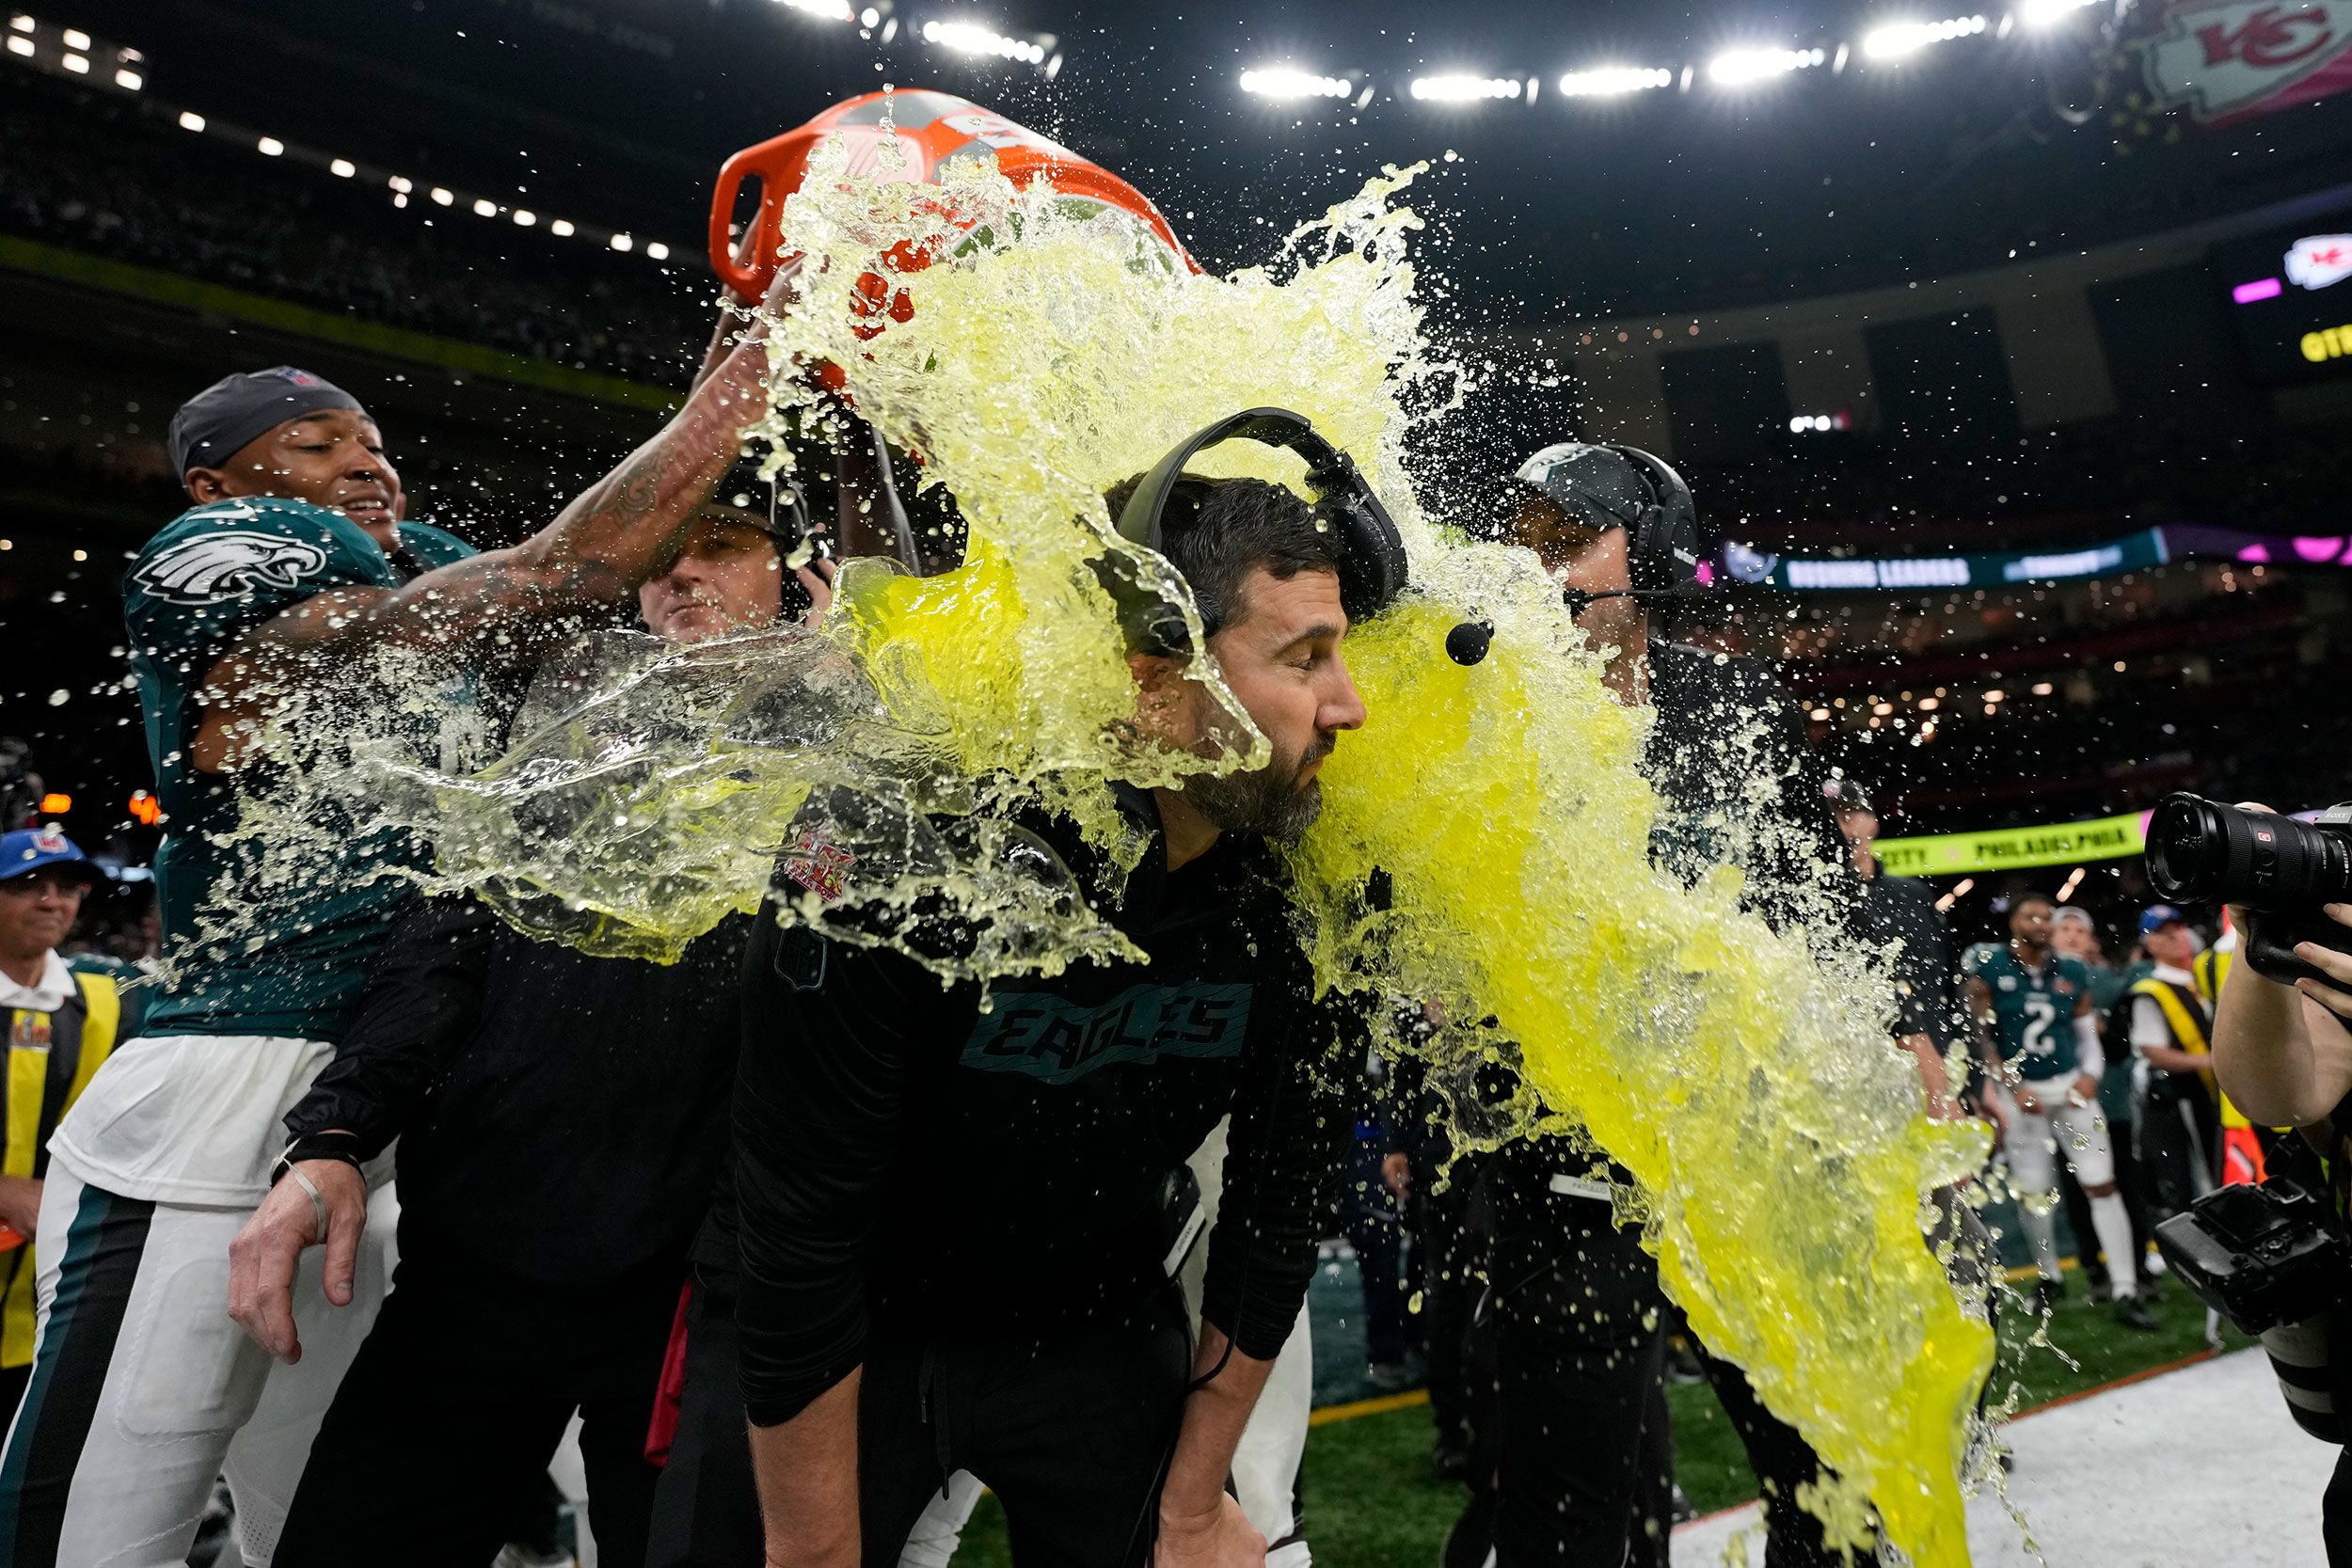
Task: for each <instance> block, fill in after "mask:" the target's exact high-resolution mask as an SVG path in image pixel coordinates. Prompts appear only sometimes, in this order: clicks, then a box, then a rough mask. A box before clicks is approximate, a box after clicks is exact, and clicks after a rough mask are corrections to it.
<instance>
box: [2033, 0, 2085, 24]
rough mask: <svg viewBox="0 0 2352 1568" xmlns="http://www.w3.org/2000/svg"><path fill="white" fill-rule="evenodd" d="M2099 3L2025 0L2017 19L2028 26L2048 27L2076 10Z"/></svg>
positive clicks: (2078, 0)
mask: <svg viewBox="0 0 2352 1568" xmlns="http://www.w3.org/2000/svg"><path fill="white" fill-rule="evenodd" d="M2097 4H2098V0H2025V4H2024V5H2022V6H2019V7H2018V8H2017V11H2016V16H2017V20H2018V21H2020V22H2022V23H2024V24H2026V26H2028V27H2046V26H2048V25H2049V24H2051V23H2053V22H2063V21H2065V20H2066V19H2067V18H2068V17H2070V16H2073V15H2074V13H2075V12H2076V11H2079V10H2082V9H2083V8H2086V7H2089V6H2094V5H2097Z"/></svg>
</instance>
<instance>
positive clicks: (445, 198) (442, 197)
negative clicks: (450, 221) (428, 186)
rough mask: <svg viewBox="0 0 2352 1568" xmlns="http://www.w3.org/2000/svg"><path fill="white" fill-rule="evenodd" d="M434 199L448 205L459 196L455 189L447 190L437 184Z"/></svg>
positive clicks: (434, 189) (434, 188)
mask: <svg viewBox="0 0 2352 1568" xmlns="http://www.w3.org/2000/svg"><path fill="white" fill-rule="evenodd" d="M433 199H434V200H435V201H437V202H438V203H440V205H442V206H444V207H446V206H449V205H450V204H451V203H452V202H453V201H455V200H456V199H457V196H456V193H455V192H453V191H445V190H443V189H442V188H441V187H440V186H438V185H436V186H434V187H433Z"/></svg>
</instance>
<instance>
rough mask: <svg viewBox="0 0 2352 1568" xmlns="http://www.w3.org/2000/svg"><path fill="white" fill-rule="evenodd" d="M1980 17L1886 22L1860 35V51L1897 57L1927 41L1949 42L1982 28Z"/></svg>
mask: <svg viewBox="0 0 2352 1568" xmlns="http://www.w3.org/2000/svg"><path fill="white" fill-rule="evenodd" d="M1984 26H1985V23H1984V18H1982V17H1980V16H1955V17H1952V18H1949V19H1948V20H1946V21H1943V22H1890V23H1888V24H1886V25H1885V26H1883V27H1875V28H1872V29H1871V30H1870V31H1869V32H1867V33H1865V34H1864V35H1863V37H1862V52H1863V53H1864V54H1865V55H1868V56H1869V57H1870V58H1872V59H1874V60H1899V59H1902V58H1903V57H1905V56H1906V55H1916V54H1917V53H1918V52H1919V51H1920V50H1922V49H1925V48H1926V47H1927V46H1928V45H1930V44H1931V43H1949V42H1950V41H1951V40H1954V39H1964V38H1972V37H1974V36H1975V35H1977V34H1979V33H1981V32H1983V31H1984Z"/></svg>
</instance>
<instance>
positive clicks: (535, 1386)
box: [229, 467, 831, 1568]
mask: <svg viewBox="0 0 2352 1568" xmlns="http://www.w3.org/2000/svg"><path fill="white" fill-rule="evenodd" d="M767 489H768V487H767V485H766V484H765V483H764V482H759V481H757V480H755V478H753V477H751V476H748V475H747V474H746V473H745V472H744V469H743V467H739V468H738V469H737V471H736V472H735V473H733V474H731V475H729V476H728V479H727V481H726V482H724V483H722V484H721V486H720V489H719V492H718V494H717V495H716V496H714V498H713V500H712V504H711V505H709V506H707V507H706V508H705V509H704V511H703V513H702V515H699V516H697V517H696V518H695V519H694V521H693V522H692V524H691V526H690V527H689V528H688V530H687V531H686V534H685V537H684V538H683V540H682V541H681V542H680V544H679V546H678V547H677V550H676V552H675V557H674V558H673V559H671V560H670V561H669V562H667V563H666V564H665V565H664V566H663V567H662V569H661V570H660V571H659V572H658V573H657V574H656V575H655V576H654V577H653V578H651V579H649V580H648V581H647V582H645V584H644V586H643V587H641V588H640V589H639V590H638V605H639V609H640V610H641V612H642V614H643V616H644V625H645V627H646V629H647V630H648V631H650V632H652V633H654V634H655V635H656V636H657V637H660V638H662V639H664V640H665V641H671V642H678V643H686V642H701V641H707V640H708V639H711V638H714V637H720V636H724V635H727V634H729V633H733V632H741V631H747V630H752V629H755V628H759V627H765V626H772V625H774V624H775V623H776V622H777V621H778V619H779V618H780V617H781V616H782V615H783V613H784V611H785V609H786V600H787V594H786V591H787V586H788V587H789V588H790V589H791V590H792V591H793V592H792V595H791V598H792V604H793V607H794V608H800V607H803V606H806V607H812V608H813V609H815V610H818V611H821V610H822V609H823V608H824V607H825V605H826V604H827V603H828V602H829V600H830V597H831V589H830V586H829V582H828V580H827V576H826V574H827V573H829V571H830V567H829V565H828V564H827V563H825V562H823V561H822V560H821V559H819V560H818V561H817V562H813V563H812V565H811V566H807V567H803V568H801V569H800V571H799V573H798V574H797V575H796V574H795V573H794V572H793V571H791V570H790V569H788V568H787V567H786V566H785V564H784V559H783V558H784V556H785V555H786V554H787V552H788V551H789V550H790V549H791V548H792V546H797V545H798V544H799V542H800V539H801V536H802V528H801V526H800V524H801V523H802V522H803V519H804V518H805V512H804V510H803V509H802V508H800V507H799V506H798V505H797V504H796V505H793V506H791V507H788V508H784V509H781V510H779V509H775V508H771V507H769V506H768V505H766V504H748V503H750V502H751V500H752V499H753V497H754V496H755V495H762V494H764V493H765V492H766V491H767ZM784 494H786V495H792V494H793V493H792V492H789V491H787V492H784ZM543 678H548V677H547V676H543ZM749 926H750V920H749V919H748V918H747V917H744V916H735V917H733V918H731V919H729V920H727V921H725V922H723V924H721V925H720V926H719V927H717V928H716V929H714V930H712V931H709V932H707V933H706V934H705V935H703V936H702V937H700V938H698V939H697V940H696V941H694V942H691V943H690V944H689V945H688V947H687V949H686V952H685V955H684V956H683V957H682V958H680V959H679V960H678V961H677V962H675V963H672V964H660V963H651V962H645V961H641V960H636V959H629V958H594V957H591V956H589V955H587V954H585V953H582V952H580V951H579V950H577V949H575V948H571V947H567V946H564V945H563V944H561V943H558V942H534V941H532V940H531V939H529V938H527V937H524V936H522V935H520V934H519V933H517V932H516V931H514V930H513V929H511V928H509V927H506V926H505V925H503V924H501V922H500V921H498V920H497V919H496V918H495V917H494V916H493V915H492V914H491V913H490V911H488V910H487V909H486V908H485V906H483V905H482V904H480V903H478V902H476V901H474V900H472V899H468V898H447V899H438V900H435V901H433V902H430V903H427V904H423V905H421V906H419V908H418V909H417V910H416V911H415V912H413V913H412V914H410V915H409V916H408V917H407V918H406V919H405V920H404V921H403V922H402V924H401V925H400V926H399V927H397V928H396V929H395V931H394V933H393V935H392V938H391V940H390V942H389V944H388V945H387V947H386V949H385V952H384V954H383V956H382V958H380V959H379V960H378V963H377V966H376V970H375V974H374V977H373V981H372V983H371V985H370V988H369V990H368V993H367V996H366V999H365V1000H364V1001H363V1003H362V1004H361V1006H360V1009H359V1014H358V1018H357V1019H356V1020H355V1021H354V1022H353V1024H352V1027H351V1030H350V1032H349V1033H348V1034H347V1035H346V1036H345V1037H343V1039H342V1041H341V1042H340V1043H339V1044H338V1045H337V1047H336V1052H335V1055H334V1057H333V1059H332V1060H331V1061H329V1062H328V1064H327V1065H326V1068H325V1069H322V1070H321V1072H320V1074H319V1077H318V1080H317V1082H316V1083H314V1084H313V1085H311V1087H310V1093H309V1094H307V1095H306V1096H304V1097H303V1099H302V1101H300V1102H299V1103H298V1104H296V1105H295V1106H294V1109H293V1110H292V1111H291V1112H289V1113H288V1114H287V1116H286V1117H285V1125H286V1129H287V1132H289V1133H290V1134H291V1136H292V1140H293V1141H292V1142H291V1143H290V1145H289V1146H288V1148H287V1152H286V1157H285V1159H284V1161H282V1162H281V1163H280V1164H281V1170H282V1169H283V1168H285V1167H288V1166H291V1165H293V1164H300V1163H302V1162H305V1161H325V1162H330V1163H336V1164H342V1165H344V1166H347V1167H348V1168H346V1169H342V1170H340V1171H337V1172H334V1173H331V1174H329V1173H325V1172H322V1173H321V1174H322V1175H325V1176H326V1179H325V1180H320V1181H318V1183H317V1185H318V1186H319V1187H320V1190H321V1192H322V1193H323V1194H324V1197H323V1199H322V1201H321V1203H320V1204H318V1205H315V1206H314V1205H313V1204H312V1203H311V1202H310V1196H309V1194H308V1193H307V1192H306V1191H305V1190H304V1189H303V1188H302V1187H300V1186H298V1185H297V1184H296V1183H294V1181H292V1180H284V1179H283V1178H282V1177H281V1179H280V1180H278V1183H277V1184H276V1186H275V1187H273V1189H272V1190H271V1193H270V1196H269V1197H268V1199H267V1200H265V1201H264V1202H263V1203H262V1207H261V1209H260V1210H259V1211H258V1212H256V1213H255V1215H254V1217H253V1218H252V1219H251V1220H249V1221H248V1222H247V1223H246V1227H245V1228H244V1229H243V1230H242V1231H241V1232H239V1234H238V1237H237V1240H236V1242H235V1243H234V1244H233V1245H232V1246H231V1247H230V1264H231V1272H230V1292H229V1305H230V1315H231V1316H233V1317H235V1318H236V1319H237V1321H238V1322H239V1323H242V1324H243V1325H244V1326H245V1328H246V1332H247V1333H248V1334H250V1335H251V1336H252V1337H253V1338H254V1339H255V1340H256V1341H258V1342H259V1343H260V1344H261V1345H262V1347H263V1348H264V1349H267V1350H269V1351H271V1352H273V1353H274V1354H278V1355H280V1356H284V1355H288V1354H292V1353H294V1350H295V1349H296V1347H297V1345H298V1342H299V1341H298V1338H297V1332H296V1328H295V1321H294V1303H293V1299H292V1287H293V1283H294V1275H295V1260H296V1259H297V1258H298V1257H299V1256H300V1254H301V1253H302V1251H303V1249H304V1248H305V1247H306V1246H308V1245H310V1244H314V1243H316V1242H317V1241H319V1240H320V1230H321V1220H322V1218H323V1219H324V1222H325V1226H324V1228H325V1232H326V1234H325V1241H326V1270H325V1278H326V1283H327V1285H328V1287H329V1288H330V1289H331V1288H333V1287H334V1286H335V1285H337V1284H338V1283H347V1282H348V1281H349V1279H350V1277H351V1275H352V1271H353V1260H354V1258H355V1257H356V1255H357V1252H358V1246H359V1242H360V1233H361V1229H362V1227H364V1226H365V1224H366V1221H367V1202H366V1193H365V1189H364V1186H363V1184H362V1183H361V1181H360V1180H359V1179H358V1169H359V1167H360V1166H362V1165H363V1164H365V1163H367V1162H368V1161H371V1160H373V1159H374V1158H375V1157H376V1155H377V1154H378V1153H379V1152H380V1151H382V1150H383V1149H384V1148H386V1147H387V1146H388V1145H389V1144H391V1142H392V1140H393V1139H394V1138H398V1139H399V1140H400V1142H399V1155H398V1159H399V1180H400V1196H401V1216H400V1264H399V1270H398V1273H397V1274H396V1275H395V1276H394V1279H393V1290H392V1292H391V1294H390V1296H389V1298H388V1299H387V1300H386V1303H385V1306H384V1310H383V1314H382V1316H381V1317H380V1318H378V1320H377V1321H376V1323H375V1326H374V1328H373V1330H372V1331H371V1332H370V1334H369V1335H368V1338H367V1342H366V1343H365V1344H364V1345H363V1346H361V1348H360V1351H359V1354H358V1359H357V1360H355V1361H354V1362H353V1364H352V1368H351V1370H350V1372H349V1373H348V1374H347V1375H346V1376H345V1377H344V1379H343V1381H342V1386H341V1387H340V1388H339V1389H338V1390H337V1392H336V1395H335V1402H334V1403H333V1404H332V1405H331V1406H330V1407H329V1408H328V1410H327V1413H326V1421H325V1424H324V1425H323V1426H322V1428H321V1429H320V1433H319V1436H318V1440H317V1442H316V1443H315V1444H314V1445H313V1446H312V1447H311V1449H310V1462H309V1465H308V1466H307V1467H306V1468H305V1469H304V1471H303V1473H302V1481H301V1485H300V1487H299V1489H298V1490H297V1491H296V1492H295V1494H294V1503H293V1507H292V1509H291V1511H290V1513H289V1514H288V1516H287V1521H286V1528H285V1533H284V1534H283V1535H282V1536H281V1537H280V1538H279V1541H278V1555H277V1559H276V1561H277V1563H278V1565H279V1568H302V1565H304V1564H309V1563H334V1564H337V1565H338V1568H358V1565H360V1564H366V1563H377V1564H384V1565H386V1568H393V1565H397V1568H429V1565H432V1564H450V1565H453V1568H461V1565H465V1564H475V1563H484V1562H487V1561H489V1560H491V1559H492V1558H493V1557H495V1556H497V1555H498V1551H499V1546H500V1544H501V1542H503V1541H504V1540H505V1539H506V1538H507V1537H506V1533H505V1532H506V1529H507V1527H508V1526H509V1525H510V1524H511V1523H512V1522H513V1519H514V1516H515V1514H516V1511H517V1509H518V1506H519V1505H520V1504H521V1503H522V1502H523V1501H524V1500H525V1499H526V1498H527V1497H529V1496H530V1493H531V1488H532V1484H533V1483H534V1482H535V1481H537V1479H538V1478H539V1477H540V1476H542V1475H544V1474H545V1473H546V1470H547V1467H548V1461H549V1460H550V1459H551V1458H552V1457H553V1456H554V1453H555V1449H556V1445H557V1443H558V1441H559V1440H560V1439H561V1438H562V1437H563V1434H564V1424H565V1422H567V1421H568V1420H569V1419H570V1418H571V1416H572V1413H573V1412H574V1411H575V1410H578V1411H579V1412H580V1415H581V1418H582V1430H581V1436H580V1446H581V1449H582V1452H583V1455H584V1457H585V1459H586V1461H587V1465H588V1488H589V1502H590V1506H591V1508H592V1510H593V1513H592V1520H593V1523H594V1526H595V1528H596V1547H597V1559H598V1560H599V1561H601V1562H603V1563H605V1564H606V1565H607V1568H631V1565H633V1564H635V1563H637V1562H640V1561H642V1560H644V1541H645V1529H646V1514H647V1511H648V1508H649V1507H650V1503H651V1499H652V1495H653V1487H654V1481H655V1480H656V1479H657V1477H658V1475H659V1472H658V1471H657V1470H656V1469H655V1467H654V1466H653V1465H650V1464H648V1463H647V1462H646V1460H645V1457H644V1443H645V1432H646V1425H647V1422H648V1420H649V1418H650V1417H651V1414H652V1406H653V1399H654V1391H655V1387H656V1385H657V1383H658V1382H659V1379H660V1366H661V1357H662V1351H663V1347H664V1345H665V1343H666V1342H667V1339H668V1336H669V1328H670V1320H671V1316H672V1312H673V1309H674V1308H675V1306H676V1303H677V1291H678V1280H679V1277H680V1275H681V1274H682V1273H683V1272H684V1267H685V1255H686V1248H687V1244H688V1243H689V1242H690V1241H691V1239H692V1237H693V1234H694V1230H695V1227H696V1226H697V1225H699V1224H700V1222H701V1219H702V1214H703V1211H704V1209H705V1207H706V1206H707V1204H708V1202H709V1198H710V1191H711V1185H712V1183H713V1181H714V1180H716V1178H717V1176H718V1173H719V1167H720V1164H721V1162H722V1161H723V1159H724V1157H725V1151H726V1107H727V1099H728V1094H729V1091H730V1090H731V1088H732V1087H733V1085H734V1080H735V1056H736V1051H737V1048H738V1044H739V1037H740V1034H741V1030H740V1028H739V1023H738V1018H739V1006H738V1002H737V975H738V972H739V969H740V967H741V959H742V951H743V939H744V933H745V931H746V929H747V928H748V927H749ZM330 1299H331V1297H330Z"/></svg>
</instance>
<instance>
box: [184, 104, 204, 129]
mask: <svg viewBox="0 0 2352 1568" xmlns="http://www.w3.org/2000/svg"><path fill="white" fill-rule="evenodd" d="M180 129H181V130H183V131H201V130H203V129H204V117H203V116H202V115H200V114H198V113H197V112H196V111H195V110H194V109H183V110H181V111H180Z"/></svg>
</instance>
